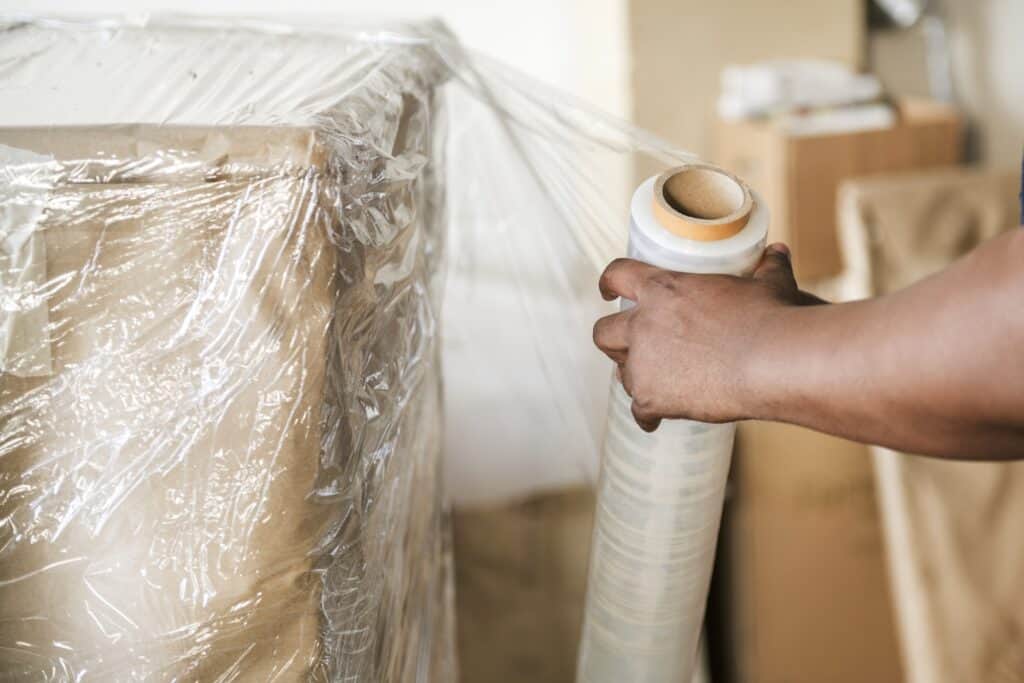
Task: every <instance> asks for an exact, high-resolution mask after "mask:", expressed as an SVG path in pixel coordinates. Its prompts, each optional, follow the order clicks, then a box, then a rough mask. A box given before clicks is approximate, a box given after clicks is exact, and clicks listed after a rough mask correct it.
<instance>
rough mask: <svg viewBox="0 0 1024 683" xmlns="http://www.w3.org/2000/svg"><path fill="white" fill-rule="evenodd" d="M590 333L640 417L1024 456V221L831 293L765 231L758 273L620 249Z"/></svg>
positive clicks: (920, 449) (973, 455)
mask: <svg viewBox="0 0 1024 683" xmlns="http://www.w3.org/2000/svg"><path fill="white" fill-rule="evenodd" d="M600 287H601V292H602V294H603V295H604V296H605V298H606V299H614V298H616V297H624V298H627V299H630V300H632V301H635V302H636V303H637V305H636V306H635V307H634V308H631V309H629V310H628V311H624V312H622V313H617V314H615V315H611V316H608V317H606V318H602V319H601V320H599V321H598V322H597V324H596V325H595V326H594V341H595V343H596V344H597V345H598V347H600V348H601V350H602V351H604V352H605V353H606V354H608V355H609V356H610V357H611V358H612V359H613V360H614V361H615V362H616V363H617V364H618V366H619V377H620V378H621V380H622V382H623V385H624V386H625V388H626V391H627V392H629V394H630V396H632V398H633V413H634V416H635V417H636V418H637V422H638V423H639V424H640V426H641V427H643V428H644V429H646V430H648V431H651V430H653V429H656V428H657V426H658V423H659V422H660V421H661V420H662V419H666V418H688V419H695V420H702V421H706V422H728V421H733V420H743V419H761V420H774V421H779V422H789V423H792V424H798V425H803V426H805V427H810V428H811V429H815V430H818V431H822V432H827V433H830V434H835V435H838V436H843V437H846V438H849V439H853V440H856V441H862V442H866V443H874V444H879V445H883V446H888V447H891V448H895V449H898V450H903V451H909V452H913V453H921V454H925V455H933V456H941V457H948V458H962V459H978V460H989V459H1017V458H1024V230H1015V231H1013V232H1011V233H1009V234H1006V235H1003V236H1001V237H999V238H997V239H993V240H991V241H990V242H988V243H986V244H984V245H982V246H981V247H979V248H978V249H976V250H975V251H974V252H972V253H970V254H969V255H967V256H966V257H964V258H963V259H961V260H960V261H958V262H956V263H955V264H953V265H952V266H950V267H949V268H947V269H946V270H945V271H943V272H941V273H938V274H936V275H934V276H932V277H930V278H928V279H926V280H923V281H921V282H919V283H917V284H915V285H913V286H911V287H908V288H906V289H904V290H901V291H898V292H895V293H892V294H889V295H886V296H883V297H879V298H876V299H871V300H867V301H859V302H852V303H843V304H829V305H826V304H825V303H824V302H822V301H821V300H820V299H817V298H815V297H813V296H811V295H809V294H806V293H804V292H802V291H800V289H799V288H798V287H797V284H796V281H795V280H794V278H793V271H792V268H791V266H790V260H789V251H788V249H786V248H785V246H783V245H772V246H770V247H769V248H768V249H767V250H766V252H765V255H764V258H763V259H762V261H761V263H760V265H759V266H758V268H757V270H756V271H755V273H754V275H753V277H751V278H737V277H731V276H726V275H688V274H681V273H672V272H669V271H665V270H661V269H658V268H655V267H653V266H648V265H645V264H643V263H640V262H638V261H632V260H629V259H619V260H617V261H614V262H612V264H611V265H609V266H608V268H607V269H606V270H605V272H604V274H603V275H602V277H601V283H600Z"/></svg>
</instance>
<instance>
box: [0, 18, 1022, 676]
mask: <svg viewBox="0 0 1024 683" xmlns="http://www.w3.org/2000/svg"><path fill="white" fill-rule="evenodd" d="M0 9H2V10H5V11H8V12H11V11H13V12H19V11H26V10H28V11H31V12H57V13H80V12H83V11H88V12H132V13H138V12H147V11H172V12H183V13H207V14H219V15H232V14H244V15H264V14H267V15H282V14H288V15H296V14H325V13H330V14H342V15H344V14H366V13H368V12H369V13H372V14H375V15H385V16H390V15H400V16H408V17H420V16H424V15H432V16H439V17H440V18H442V19H443V20H444V21H445V22H447V23H448V24H449V26H450V27H451V28H452V29H453V30H454V32H455V33H456V34H457V35H459V36H460V38H461V39H462V40H463V42H464V43H465V44H467V45H468V46H469V47H471V48H473V49H475V50H478V51H480V52H482V53H485V54H487V55H490V56H492V57H495V58H497V59H499V60H501V61H503V62H505V63H507V64H509V65H511V66H513V67H515V68H518V69H520V70H522V71H524V72H526V73H527V74H530V75H532V76H533V77H535V78H537V79H539V80H541V81H543V82H545V83H547V84H549V85H553V86H555V87H557V88H560V89H562V90H565V91H567V92H569V93H571V94H573V95H575V96H577V97H579V98H581V99H583V100H585V101H588V102H590V103H592V104H593V105H595V106H597V107H599V108H601V109H604V110H606V111H608V112H610V113H612V114H614V115H616V116H619V117H622V118H625V119H629V120H631V121H632V122H634V123H636V124H637V125H639V126H641V127H644V128H647V129H649V130H651V131H653V132H654V133H656V134H658V135H660V136H662V137H664V138H666V139H667V140H669V141H670V142H672V143H673V144H675V145H677V146H678V147H680V148H682V149H684V150H688V151H692V152H694V153H697V154H698V155H700V156H702V157H704V158H707V159H709V160H712V161H715V162H718V163H720V164H722V165H723V166H725V167H727V168H729V169H731V170H732V171H734V172H735V173H737V174H738V175H740V176H742V177H744V178H745V179H746V180H747V181H748V182H750V184H751V185H753V186H754V187H755V188H758V189H759V190H760V191H761V192H762V193H763V194H764V196H765V197H766V199H767V201H768V203H769V205H770V206H771V210H772V214H773V228H772V230H773V231H774V237H775V238H777V239H782V240H785V241H787V242H788V243H790V244H791V246H792V248H793V251H794V263H795V266H796V269H797V272H798V277H799V278H800V280H801V283H802V284H803V285H804V286H806V287H808V288H810V289H812V290H814V291H816V292H818V293H820V294H822V295H823V296H827V297H830V298H833V299H850V298H858V297H864V296H870V295H874V294H879V293H883V292H885V291H888V290H889V289H895V288H898V287H901V286H904V285H906V284H909V283H910V282H912V281H913V280H915V279H918V278H920V277H923V276H925V275H927V274H928V273H930V272H933V271H935V270H937V269H939V268H941V267H943V266H944V265H946V264H948V263H949V262H950V261H952V260H953V259H955V258H956V257H957V256H959V255H961V254H963V253H964V252H966V251H967V250H969V249H970V248H971V247H973V246H974V245H975V244H977V243H978V242H979V241H981V240H984V239H987V238H988V237H991V236H992V235H994V234H996V233H997V232H999V231H1001V230H1006V229H1011V228H1013V227H1015V226H1016V225H1018V224H1019V214H1018V205H1017V192H1018V191H1019V187H1020V185H1019V172H1020V164H1021V155H1022V141H1024V47H1022V42H1021V37H1022V36H1024V2H1021V0H944V1H943V2H926V1H925V0H884V1H883V0H787V1H779V2H771V1H767V0H715V1H712V0H518V1H517V2H514V3H513V2H502V3H481V2H478V1H474V0H374V2H372V3H371V2H367V0H333V1H332V0H290V1H289V2H287V3H282V2H272V1H271V0H248V1H244V2H242V1H238V0H91V2H88V3H85V4H83V3H82V2H80V1H79V0H30V1H29V6H28V7H26V6H25V2H24V0H22V1H20V2H19V1H16V0H0ZM655 170H657V169H654V168H643V167H640V168H637V169H635V173H633V176H634V178H635V179H637V180H638V179H641V178H643V177H646V176H648V175H650V174H651V173H653V172H654V171H655ZM633 184H635V183H634V182H630V183H628V185H629V186H632V185H633ZM623 221H625V216H624V217H623ZM601 406H602V407H601V409H600V413H601V416H599V419H603V404H601ZM455 462H458V461H457V458H456V460H455ZM734 462H735V464H734V468H733V473H732V479H731V485H730V489H729V494H728V500H727V504H726V516H725V521H724V524H723V529H722V535H721V538H720V542H719V561H718V564H717V566H716V574H715V578H714V582H713V587H712V597H711V603H710V605H709V609H708V616H707V625H706V637H705V645H706V647H705V650H706V655H707V656H706V659H707V666H706V670H705V671H704V672H702V676H703V677H705V678H706V679H708V680H712V681H715V683H719V682H730V681H736V682H747V681H749V682H752V683H762V682H763V683H862V682H864V681H877V682H888V681H892V682H899V681H907V682H909V683H933V682H939V683H945V682H947V681H948V682H949V683H954V682H957V683H959V682H963V683H968V682H971V683H975V682H988V681H992V682H995V683H1015V682H1020V681H1024V471H1022V469H1021V468H1020V467H1014V466H1012V465H971V466H963V465H959V464H951V463H935V462H929V461H926V460H921V459H918V458H914V457H903V456H900V455H899V454H893V453H889V452H885V451H882V450H880V449H871V448H868V447H865V446H861V445H857V444H852V443H849V442H845V441H842V440H839V439H834V438H831V437H825V436H821V435H817V434H813V433H811V432H808V431H806V430H801V429H798V428H795V427H789V426H783V425H770V424H745V425H743V426H742V427H741V431H740V435H739V439H738V445H737V453H736V459H735V461H734ZM563 464H564V463H563ZM559 466H560V464H559V463H552V464H551V467H553V468H554V467H559ZM449 469H450V470H451V471H450V476H449V479H450V489H451V491H452V493H453V494H454V500H455V503H456V509H455V511H454V518H455V539H454V548H455V554H456V573H457V584H458V585H457V598H456V600H457V603H458V615H457V619H458V631H459V654H460V666H461V669H462V678H463V680H465V681H469V682H471V683H477V682H480V681H534V682H537V683H547V682H551V683H554V682H556V681H571V680H573V669H574V666H575V654H576V641H577V639H578V635H579V628H580V617H581V611H582V601H583V595H584V589H585V585H584V584H585V572H586V561H587V553H588V548H589V542H590V525H591V515H592V510H593V495H592V493H591V486H592V484H593V476H594V471H595V469H596V462H591V463H588V464H587V466H585V467H583V468H578V469H572V470H571V471H568V470H567V471H566V472H563V473H560V474H550V476H544V475H543V474H540V475H537V476H536V477H535V479H536V480H539V481H543V482H544V485H543V486H533V485H528V484H524V485H523V486H521V487H518V488H515V489H508V490H502V491H498V492H492V493H490V494H488V495H486V496H480V495H474V492H479V491H480V490H481V489H480V488H479V487H477V486H475V485H474V481H475V480H474V479H473V476H477V477H483V478H490V479H491V480H493V479H495V477H494V476H493V474H488V470H486V469H484V470H481V471H478V472H477V473H476V474H474V475H473V476H467V475H466V474H465V472H463V471H460V470H459V467H457V466H454V467H450V468H449Z"/></svg>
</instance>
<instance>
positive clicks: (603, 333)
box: [594, 310, 633, 360]
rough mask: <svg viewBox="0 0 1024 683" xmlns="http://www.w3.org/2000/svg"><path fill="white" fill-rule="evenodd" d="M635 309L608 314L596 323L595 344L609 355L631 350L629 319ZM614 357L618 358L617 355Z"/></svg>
mask: <svg viewBox="0 0 1024 683" xmlns="http://www.w3.org/2000/svg"><path fill="white" fill-rule="evenodd" d="M632 315H633V311H632V310H629V311H623V312H621V313H615V314H614V315H606V316H605V317H603V318H599V319H598V321H597V322H596V323H594V344H596V345H597V348H599V349H601V350H602V351H604V352H605V353H606V354H608V355H609V356H612V354H613V353H614V354H620V355H621V354H625V352H626V351H628V350H629V319H630V317H631V316H632ZM612 358H613V359H615V360H618V358H616V357H615V356H612Z"/></svg>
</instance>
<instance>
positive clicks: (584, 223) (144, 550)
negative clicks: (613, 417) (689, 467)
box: [0, 18, 691, 681]
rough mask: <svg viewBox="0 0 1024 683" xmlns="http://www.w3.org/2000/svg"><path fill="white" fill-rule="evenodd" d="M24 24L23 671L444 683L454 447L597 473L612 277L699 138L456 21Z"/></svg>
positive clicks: (19, 496) (514, 472)
mask: <svg viewBox="0 0 1024 683" xmlns="http://www.w3.org/2000/svg"><path fill="white" fill-rule="evenodd" d="M0 35H2V38H0V63H2V64H3V65H4V68H3V70H2V71H0V93H2V97H0V145H2V146H0V178H2V186H0V230H2V232H3V243H2V244H3V249H2V253H0V278H2V280H0V286H2V288H3V289H2V292H0V300H2V302H3V306H2V308H0V317H2V319H0V354H2V355H0V678H3V679H19V678H22V677H26V678H30V679H31V678H33V677H34V678H35V679H41V680H54V681H64V680H67V681H70V680H75V681H123V680H168V681H170V680H181V681H184V680H204V681H205V680H218V681H228V680H305V679H312V680H332V681H413V680H430V681H444V680H452V679H454V677H455V676H456V665H455V662H454V655H453V648H452V640H451V620H452V618H453V615H452V612H451V605H450V602H451V595H450V592H451V584H450V572H449V565H450V562H451V558H450V557H449V553H448V551H447V549H446V531H445V515H444V506H445V497H446V496H445V491H444V488H445V486H444V484H443V481H444V478H443V477H442V461H441V453H442V452H444V455H445V461H446V464H445V467H446V468H447V469H448V470H449V472H448V478H447V480H448V481H449V482H450V483H451V484H452V486H451V487H450V490H449V493H450V494H454V495H455V496H456V497H461V498H473V499H478V500H493V499H497V498H501V497H509V496H516V495H521V494H524V493H527V492H529V491H532V490H536V489H539V488H545V487H552V486H560V485H564V484H567V483H574V482H580V481H588V480H592V479H593V474H594V471H595V470H596V463H597V455H598V453H599V452H600V443H601V437H602V433H603V429H604V422H605V411H606V402H607V381H608V376H609V365H608V363H607V362H606V361H605V359H604V358H603V357H602V356H601V355H600V354H599V353H598V352H597V351H596V350H595V349H594V348H593V347H592V345H591V343H590V328H591V325H592V324H593V321H594V319H595V318H596V317H597V316H599V315H601V314H602V313H603V312H606V311H607V308H608V306H607V304H605V303H603V302H602V301H601V300H600V297H599V296H598V293H597V290H596V279H597V274H598V273H599V271H600V268H602V267H603V265H604V263H606V262H607V260H609V259H610V258H612V257H614V256H616V255H620V254H622V253H625V243H626V237H627V224H628V216H629V199H630V195H631V191H632V186H633V184H634V182H633V170H632V169H633V165H634V163H640V164H642V165H643V166H645V167H652V166H654V167H656V166H668V165H673V164H675V163H678V162H680V161H685V160H688V159H690V158H691V157H690V156H689V155H687V154H684V153H681V152H676V151H673V150H672V149H671V148H670V147H669V146H668V145H665V144H664V143H662V142H660V141H659V140H657V139H655V138H653V137H651V136H648V135H646V134H644V133H642V132H640V131H637V130H635V129H632V128H630V127H629V126H627V125H625V124H622V123H620V122H618V121H616V120H613V119H611V118H608V117H605V116H602V115H601V114H599V113H596V112H594V111H593V110H592V109H590V108H589V107H587V106H586V105H584V104H581V103H579V102H575V101H573V100H571V99H570V98H567V97H566V96H564V95H562V94H559V93H554V92H551V91H549V90H547V89H546V88H544V87H543V86H540V85H538V84H537V83H535V82H533V81H531V80H529V79H527V78H524V77H523V76H521V75H519V74H517V73H515V72H514V71H511V70H509V69H508V68H506V67H503V66H501V65H498V64H495V63H493V62H491V61H489V60H487V59H486V58H484V57H481V56H478V55H468V54H467V53H466V52H464V51H463V50H462V49H461V47H460V46H459V44H458V43H457V41H455V40H454V39H453V38H452V37H451V36H450V34H448V33H447V31H446V30H445V29H444V28H443V26H440V25H439V24H435V23H415V24H412V23H410V24H402V23H394V24H375V25H364V24H359V23H348V22H332V21H320V22H317V23H315V24H312V23H309V24H299V23H293V24H282V23H266V22H259V21H238V20H232V21H227V20H224V21H221V20H211V19H203V20H199V19H182V18H158V19H142V20H127V19H95V20H88V21H85V20H41V19H24V18H12V19H8V20H6V21H5V22H4V24H3V27H2V34H0ZM442 302H443V304H442ZM442 357H443V367H444V371H443V373H442V362H441V359H442ZM442 379H443V381H442ZM442 384H443V386H444V392H443V394H444V396H443V398H442V392H441V387H442ZM442 408H443V410H442ZM442 423H443V424H442ZM539 618H540V617H539Z"/></svg>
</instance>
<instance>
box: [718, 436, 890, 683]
mask: <svg viewBox="0 0 1024 683" xmlns="http://www.w3.org/2000/svg"><path fill="white" fill-rule="evenodd" d="M719 545H720V552H719V564H718V566H717V568H716V577H715V591H714V596H713V600H714V601H715V603H714V604H715V605H716V607H717V613H716V614H715V620H716V624H718V625H719V626H718V627H717V628H712V632H711V637H712V638H715V637H717V639H718V647H717V649H718V650H719V651H720V652H721V655H720V656H718V657H716V660H717V663H718V664H719V667H724V668H725V669H726V671H722V670H721V668H719V670H718V671H717V672H716V673H718V674H719V677H718V678H717V679H716V680H726V681H734V682H736V683H740V682H742V683H822V682H826V681H827V683H863V682H864V681H872V682H874V683H898V682H899V681H901V680H902V669H901V662H900V656H899V647H898V641H897V636H896V629H895V626H894V620H893V610H892V601H891V598H890V589H889V583H888V580H887V574H886V564H885V550H884V543H883V538H882V530H881V526H880V524H879V515H878V507H877V503H876V500H875V488H874V479H873V474H872V469H871V460H870V458H869V457H868V452H867V448H866V447H865V446H862V445H860V444H855V443H852V442H849V441H844V440H842V439H837V438H834V437H830V436H825V435H823V434H818V433H816V432H812V431H810V430H807V429H803V428H801V427H794V426H791V425H784V424H773V423H765V422H748V423H743V424H741V425H740V430H739V432H738V436H737V449H736V456H735V459H734V461H733V468H732V474H731V487H730V496H729V499H728V501H727V503H726V508H725V516H724V518H723V524H722V537H721V540H720V542H719Z"/></svg>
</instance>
